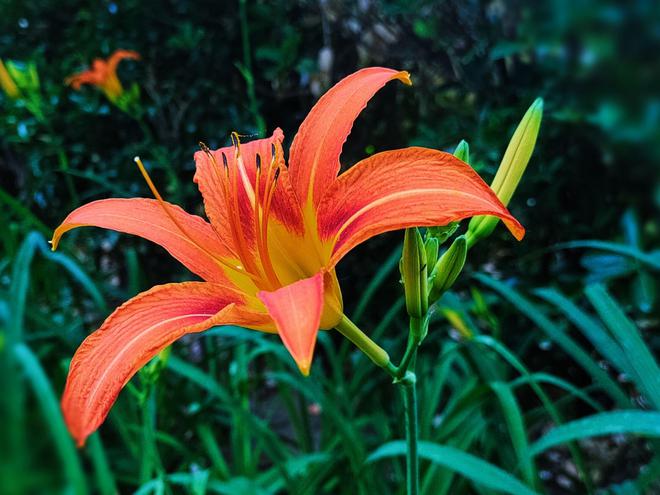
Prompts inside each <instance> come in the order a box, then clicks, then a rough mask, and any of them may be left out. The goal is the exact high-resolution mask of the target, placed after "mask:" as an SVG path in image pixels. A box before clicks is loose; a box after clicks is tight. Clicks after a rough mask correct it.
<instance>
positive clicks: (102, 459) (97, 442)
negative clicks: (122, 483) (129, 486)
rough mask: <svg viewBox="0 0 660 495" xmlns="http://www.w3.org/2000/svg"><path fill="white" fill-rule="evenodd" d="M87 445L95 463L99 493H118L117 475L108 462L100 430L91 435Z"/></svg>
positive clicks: (106, 494)
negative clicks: (113, 472)
mask: <svg viewBox="0 0 660 495" xmlns="http://www.w3.org/2000/svg"><path fill="white" fill-rule="evenodd" d="M87 447H88V449H89V454H90V456H91V458H92V464H93V465H94V472H95V473H96V484H97V485H96V486H97V488H98V491H99V493H101V494H103V495H113V494H115V493H118V491H117V485H116V483H115V477H114V475H113V474H112V469H111V468H110V465H109V464H108V458H107V456H106V455H105V449H104V448H103V443H102V442H101V437H100V436H99V434H98V432H97V433H94V434H93V435H91V436H90V437H89V440H88V441H87Z"/></svg>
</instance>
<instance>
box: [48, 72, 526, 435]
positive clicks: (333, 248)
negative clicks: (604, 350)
mask: <svg viewBox="0 0 660 495" xmlns="http://www.w3.org/2000/svg"><path fill="white" fill-rule="evenodd" d="M395 79H398V80H400V81H402V82H404V83H406V84H411V82H410V76H409V75H408V73H407V72H402V71H395V70H391V69H385V68H380V67H372V68H367V69H362V70H360V71H358V72H356V73H354V74H352V75H350V76H348V77H347V78H345V79H343V80H342V81H340V82H339V83H338V84H337V85H335V86H334V87H333V88H331V89H330V90H329V91H328V92H327V93H326V94H325V95H324V96H323V97H322V98H321V99H320V100H319V101H318V103H317V104H316V105H315V106H314V108H312V110H311V112H310V113H309V115H308V116H307V117H306V118H305V120H304V122H303V123H302V125H301V126H300V129H299V131H298V133H297V135H296V136H295V139H294V140H293V144H292V146H291V149H290V153H289V166H288V167H287V166H286V162H285V159H284V153H283V149H282V141H283V140H284V135H283V133H282V131H281V130H280V129H276V130H275V132H274V133H273V135H272V136H271V137H269V138H266V139H258V140H255V141H252V142H249V143H245V144H241V143H240V142H239V139H238V135H237V134H235V133H234V134H233V135H232V138H233V145H232V146H228V147H225V148H221V149H218V150H215V151H211V150H210V149H208V148H207V147H206V146H205V145H201V146H202V150H201V151H199V152H197V153H196V154H195V162H196V166H197V171H196V174H195V178H194V180H195V182H196V183H197V184H198V186H199V190H200V192H201V194H202V196H203V199H204V207H205V209H206V214H207V216H208V218H209V221H208V222H207V221H206V220H204V219H202V218H200V217H198V216H195V215H190V214H188V213H186V212H185V211H184V210H183V209H181V208H179V207H178V206H175V205H173V204H170V203H167V202H165V201H164V200H163V199H162V197H161V196H160V194H159V193H158V191H157V190H156V188H155V186H154V185H153V182H152V181H151V179H150V178H149V175H148V174H147V172H146V170H145V169H144V166H143V165H142V162H141V161H140V160H139V159H137V158H136V162H137V163H138V166H139V167H140V170H141V171H142V173H143V175H144V177H145V179H146V181H147V183H148V185H149V187H150V189H151V191H152V193H153V194H154V196H155V197H156V199H155V200H154V199H144V198H130V199H106V200H100V201H94V202H92V203H89V204H87V205H84V206H81V207H80V208H78V209H76V210H75V211H73V212H72V213H71V214H70V215H69V216H68V217H67V218H66V219H65V220H64V222H62V224H61V225H60V226H59V227H58V228H57V229H56V230H55V233H54V236H53V240H52V244H53V249H55V248H56V247H57V244H58V242H59V240H60V237H61V236H62V235H63V234H64V233H65V232H67V231H69V230H71V229H74V228H76V227H81V226H98V227H103V228H107V229H113V230H117V231H120V232H126V233H130V234H133V235H139V236H142V237H144V238H146V239H148V240H151V241H153V242H155V243H157V244H160V245H161V246H163V247H164V248H165V249H166V250H167V251H168V252H169V253H170V254H171V255H172V256H174V257H175V258H176V259H177V260H179V261H180V262H181V263H183V264H184V265H185V266H186V267H187V268H188V269H190V271H192V272H193V273H196V274H197V275H199V276H200V277H201V278H202V279H203V280H204V281H203V282H184V283H173V284H166V285H160V286H156V287H153V288H152V289H150V290H148V291H146V292H144V293H142V294H139V295H137V296H136V297H134V298H133V299H131V300H129V301H128V302H126V303H124V304H123V305H122V306H121V307H120V308H118V309H117V310H116V311H115V312H114V313H113V314H112V315H111V316H110V317H109V318H108V319H107V320H106V321H105V323H103V325H102V326H101V328H100V329H99V330H97V331H96V332H94V333H93V334H91V335H90V336H89V337H87V339H85V341H84V342H83V343H82V345H81V346H80V348H79V349H78V351H77V352H76V354H75V356H74V357H73V360H72V362H71V367H70V369H69V376H68V379H67V383H66V387H65V390H64V395H63V397H62V410H63V413H64V417H65V419H66V422H67V425H68V427H69V430H70V431H71V433H72V434H73V436H74V437H75V438H76V440H77V442H78V444H79V445H82V444H83V443H84V441H85V439H86V438H87V436H88V435H90V434H91V433H92V432H93V431H94V430H96V428H98V426H99V425H100V424H101V423H102V422H103V420H104V419H105V417H106V415H107V414H108V411H109V410H110V407H111V406H112V404H113V403H114V401H115V399H116V398H117V395H118V394H119V391H120V390H121V388H122V387H123V386H124V385H125V384H126V383H127V382H128V380H130V378H131V377H132V376H133V375H134V374H135V373H136V372H137V371H138V370H139V369H140V368H141V367H142V366H144V365H145V364H146V363H147V362H148V361H149V360H150V359H151V358H153V357H154V356H155V355H157V354H158V353H159V352H160V351H161V350H163V349H164V348H165V347H167V346H169V345H170V344H172V342H174V341H175V340H177V339H179V338H180V337H182V336H183V335H185V334H187V333H194V332H201V331H203V330H206V329H208V328H210V327H213V326H217V325H229V324H233V325H240V326H244V327H247V328H251V329H254V330H261V331H265V332H275V333H277V334H279V336H280V338H281V339H282V342H283V344H284V346H285V347H286V348H287V350H288V351H289V352H290V353H291V355H292V357H293V359H294V360H295V361H296V363H297V365H298V367H299V368H300V370H301V372H302V373H303V374H305V375H307V374H308V373H309V370H310V366H311V363H312V357H313V353H314V347H315V344H316V337H317V333H318V330H319V329H331V328H333V327H335V326H337V325H338V324H339V322H340V321H341V319H342V317H343V303H342V297H341V291H340V288H339V282H338V280H337V276H336V273H335V266H336V265H337V263H338V262H339V261H340V260H341V259H342V258H343V257H344V256H345V255H346V254H347V253H348V252H349V251H350V250H352V249H353V248H354V247H355V246H357V245H358V244H360V243H362V242H364V241H366V240H367V239H370V238H371V237H373V236H375V235H378V234H381V233H383V232H388V231H391V230H396V229H403V228H407V227H411V226H436V225H445V224H448V223H450V222H454V221H457V220H461V219H463V218H466V217H469V216H473V215H495V216H497V217H499V218H501V219H502V220H503V221H504V223H505V224H506V225H507V227H508V228H509V229H510V230H511V232H512V233H513V234H514V235H515V236H516V237H517V238H521V237H522V235H523V233H524V229H523V227H522V226H521V225H520V224H519V223H518V221H517V220H516V219H515V218H513V217H512V216H511V214H510V213H509V212H508V211H507V209H506V208H505V207H504V205H502V203H501V202H500V201H499V200H498V199H497V196H495V194H494V193H493V191H492V190H491V189H490V188H489V187H488V186H487V185H486V184H485V183H484V182H483V180H481V178H480V177H479V176H478V175H477V173H476V172H475V171H474V170H472V168H470V166H469V165H467V164H466V163H464V162H462V161H461V160H459V159H458V158H456V157H454V156H453V155H451V154H449V153H444V152H442V151H436V150H432V149H426V148H419V147H411V148H406V149H399V150H394V151H386V152H383V153H376V154H374V155H372V156H370V157H368V158H366V159H364V160H362V161H360V162H359V163H358V164H356V165H355V166H353V167H352V168H351V169H350V170H348V171H347V172H345V173H343V174H341V175H339V176H338V173H339V170H340V162H339V156H340V154H341V151H342V146H343V143H344V141H346V138H347V137H348V135H349V133H350V131H351V127H352V126H353V122H354V120H355V119H356V118H357V116H358V115H359V113H360V112H361V111H362V109H363V108H364V107H365V106H366V104H367V102H368V101H369V100H370V99H371V97H372V96H373V95H374V94H375V93H376V92H377V91H378V90H379V89H380V88H382V87H383V86H384V85H385V84H387V83H388V82H389V81H392V80H395Z"/></svg>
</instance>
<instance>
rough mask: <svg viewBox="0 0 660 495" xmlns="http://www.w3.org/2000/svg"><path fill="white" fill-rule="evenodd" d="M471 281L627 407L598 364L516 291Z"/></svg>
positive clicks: (490, 281) (624, 397) (625, 399)
mask: <svg viewBox="0 0 660 495" xmlns="http://www.w3.org/2000/svg"><path fill="white" fill-rule="evenodd" d="M474 277H475V278H476V279H477V280H479V281H480V282H481V283H483V284H484V285H486V286H487V287H490V288H491V289H493V290H494V291H495V292H497V293H498V294H500V295H501V296H502V297H503V298H504V299H506V300H507V301H509V302H510V303H511V304H513V305H514V306H515V307H516V309H518V310H519V311H520V312H521V313H523V314H524V315H525V316H527V317H528V318H529V319H530V320H532V321H533V322H534V323H535V324H536V326H538V327H539V329H541V330H542V331H543V332H544V333H545V334H546V335H547V336H548V337H549V338H550V339H551V340H553V341H554V342H556V343H557V344H558V345H559V346H560V347H561V348H562V349H564V351H566V352H567V353H568V354H570V355H571V357H572V358H573V359H574V360H575V362H576V363H577V364H579V365H580V366H581V367H582V368H583V369H584V370H585V371H586V372H587V373H589V374H590V375H591V377H592V378H593V380H594V381H595V382H596V383H598V384H599V385H600V386H601V387H602V388H603V390H605V391H607V392H608V393H609V394H610V396H611V397H612V398H613V399H614V400H615V401H616V403H617V404H618V405H619V407H624V408H627V407H630V401H629V400H628V396H627V395H626V394H625V393H624V392H623V390H621V388H620V387H619V385H618V384H617V383H616V382H615V381H614V380H612V378H610V377H609V375H608V374H607V373H606V372H605V371H603V369H602V368H601V367H600V366H598V363H596V362H595V361H594V360H593V359H592V357H591V356H590V355H589V354H588V353H587V352H586V351H585V350H584V349H583V348H582V347H581V346H580V345H579V344H578V343H577V342H575V341H574V340H573V339H572V338H571V337H569V336H568V335H567V334H566V333H565V332H564V331H563V330H561V329H560V328H559V327H558V326H557V325H555V324H554V323H553V322H552V321H551V320H550V319H548V317H546V316H545V315H544V314H543V313H542V312H541V309H540V308H538V307H536V306H535V305H534V304H532V303H531V302H530V301H528V300H527V299H526V298H524V297H523V296H522V295H520V294H519V293H518V292H517V291H515V290H514V289H512V288H511V287H509V286H507V285H506V284H504V283H502V282H499V281H497V280H495V279H493V278H490V277H487V276H486V275H483V274H476V275H474Z"/></svg>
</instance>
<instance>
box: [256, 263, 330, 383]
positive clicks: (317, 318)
mask: <svg viewBox="0 0 660 495" xmlns="http://www.w3.org/2000/svg"><path fill="white" fill-rule="evenodd" d="M258 296H259V299H261V301H262V302H263V303H264V305H265V306H266V308H267V309H268V312H269V313H270V316H271V317H272V318H273V320H274V321H275V325H276V326H277V331H278V333H279V335H280V337H281V339H282V342H283V343H284V346H285V347H286V348H287V350H288V351H289V352H290V353H291V356H292V357H293V359H294V360H295V362H296V364H297V365H298V368H300V372H301V373H302V374H303V375H305V376H308V375H309V370H310V367H311V366H312V357H313V355H314V346H315V345H316V335H317V334H318V330H319V324H320V322H321V313H322V312H323V273H317V274H316V275H314V276H313V277H310V278H305V279H302V280H299V281H297V282H294V283H292V284H289V285H285V286H284V287H282V288H281V289H277V290H276V291H273V292H267V291H261V292H259V294H258Z"/></svg>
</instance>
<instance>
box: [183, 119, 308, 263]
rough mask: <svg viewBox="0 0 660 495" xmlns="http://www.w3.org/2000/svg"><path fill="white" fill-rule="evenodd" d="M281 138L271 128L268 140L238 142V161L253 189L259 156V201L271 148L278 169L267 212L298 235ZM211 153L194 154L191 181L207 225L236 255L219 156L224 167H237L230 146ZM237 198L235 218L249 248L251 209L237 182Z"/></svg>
mask: <svg viewBox="0 0 660 495" xmlns="http://www.w3.org/2000/svg"><path fill="white" fill-rule="evenodd" d="M283 139H284V134H283V133H282V130H281V129H279V128H278V129H275V131H274V132H273V135H272V136H271V137H269V138H266V139H256V140H254V141H249V142H246V143H242V144H241V145H240V152H241V158H242V162H243V167H244V170H245V173H246V181H247V182H248V183H249V187H251V188H252V189H253V190H254V187H255V181H256V162H257V159H256V156H257V154H259V156H260V160H261V170H262V177H261V181H260V187H259V189H260V191H259V193H260V195H261V198H263V195H264V190H265V189H266V184H267V180H266V177H265V174H266V170H267V169H268V166H269V162H270V161H271V158H272V149H273V147H274V148H275V150H276V154H277V164H276V165H277V166H279V167H280V172H279V177H278V179H277V186H276V189H275V192H274V195H273V203H272V208H271V213H272V215H273V216H274V217H275V218H277V219H278V220H279V221H280V222H281V223H282V224H284V225H286V226H287V229H288V230H290V231H294V232H297V233H300V232H302V215H301V213H300V208H299V206H298V202H297V200H296V199H295V195H294V193H293V189H292V187H291V185H290V182H289V176H288V171H287V169H286V167H285V166H284V152H283V151H282V140H283ZM211 154H212V157H213V158H211V157H209V155H208V153H206V152H204V151H198V152H196V153H195V165H196V172H195V177H194V179H193V180H194V181H195V183H197V186H198V187H199V191H200V192H201V194H202V196H203V198H204V208H205V210H206V215H207V216H208V217H209V220H210V221H211V224H212V225H213V227H214V229H215V230H216V231H217V232H218V235H219V236H221V237H222V238H223V240H224V241H225V242H226V244H227V245H230V246H232V249H233V250H234V252H236V247H235V246H233V240H232V233H231V230H230V224H231V222H232V220H231V218H230V215H231V212H232V211H234V210H236V208H235V206H234V204H228V203H227V199H228V197H227V195H226V194H224V193H223V191H224V190H225V189H224V188H226V187H228V186H227V182H228V179H227V177H226V175H225V170H224V164H223V162H224V159H223V156H222V155H223V154H224V156H225V158H226V160H227V165H228V167H230V168H235V167H236V166H237V163H236V154H235V149H234V147H233V146H226V147H224V148H220V149H218V150H214V151H211ZM277 166H274V167H273V169H272V171H271V174H270V178H269V179H268V180H270V181H272V180H273V176H274V174H275V169H276V168H277ZM233 194H234V193H233V192H232V193H231V195H230V196H229V198H233ZM237 196H238V197H237V203H238V211H239V215H238V217H239V219H240V222H241V229H242V234H243V238H244V239H245V241H246V242H247V244H248V246H249V247H251V248H253V247H254V243H255V229H254V213H253V211H254V208H253V206H252V202H251V199H250V197H249V195H248V193H247V191H246V188H245V187H244V185H243V184H241V183H239V187H238V191H237Z"/></svg>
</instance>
